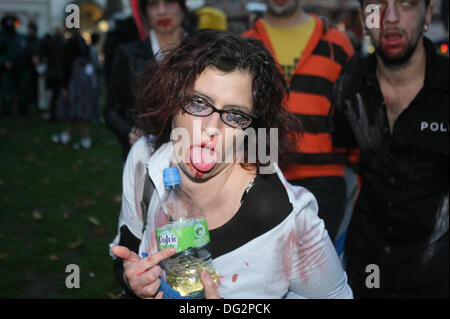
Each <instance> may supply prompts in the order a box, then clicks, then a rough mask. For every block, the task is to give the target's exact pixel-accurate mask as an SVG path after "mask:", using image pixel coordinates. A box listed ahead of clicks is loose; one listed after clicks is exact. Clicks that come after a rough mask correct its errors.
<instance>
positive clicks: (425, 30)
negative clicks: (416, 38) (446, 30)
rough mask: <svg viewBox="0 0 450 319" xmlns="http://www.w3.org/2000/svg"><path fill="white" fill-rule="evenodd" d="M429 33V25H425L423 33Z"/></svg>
mask: <svg viewBox="0 0 450 319" xmlns="http://www.w3.org/2000/svg"><path fill="white" fill-rule="evenodd" d="M427 31H428V24H425V25H424V26H423V32H427Z"/></svg>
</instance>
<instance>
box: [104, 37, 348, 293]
mask: <svg viewBox="0 0 450 319" xmlns="http://www.w3.org/2000/svg"><path fill="white" fill-rule="evenodd" d="M144 79H145V81H143V87H142V88H140V90H139V92H140V93H139V95H138V103H137V105H138V108H136V110H135V111H136V113H135V118H136V123H137V124H138V125H139V127H140V128H141V129H142V130H143V131H144V132H145V134H146V137H145V138H141V139H140V140H139V141H138V142H137V143H136V144H135V145H134V146H133V148H132V150H131V151H130V154H129V156H128V159H127V162H126V165H125V168H124V176H123V182H124V188H123V201H122V209H121V216H120V219H119V230H120V231H119V234H118V236H117V237H116V239H115V240H114V242H113V243H112V244H111V247H112V249H111V253H112V254H114V255H115V256H117V257H119V258H120V259H116V262H115V269H116V275H117V278H118V279H119V282H120V283H121V284H122V285H123V287H124V288H125V289H126V290H127V291H128V292H129V293H131V294H133V295H135V296H138V297H142V298H162V297H163V294H162V292H158V289H159V287H160V284H161V281H160V279H159V277H160V276H161V275H162V269H161V267H160V266H159V263H160V262H161V261H162V260H164V259H165V258H168V257H169V256H171V255H172V254H173V253H174V252H173V251H171V250H170V249H167V250H163V251H161V252H158V248H157V245H156V241H155V235H154V225H153V222H152V221H153V220H154V214H155V207H156V206H157V203H158V201H159V198H160V197H161V196H162V195H163V193H164V185H163V179H162V175H163V174H162V171H163V169H165V168H167V167H169V166H177V167H178V168H179V169H180V171H181V178H182V184H183V188H184V190H185V191H186V192H188V193H189V195H190V196H191V197H192V198H193V199H194V200H195V201H196V202H197V204H198V206H199V207H200V208H201V209H202V211H203V212H204V213H205V216H206V219H207V224H208V228H209V232H210V237H211V243H210V244H209V245H210V249H209V250H210V251H211V253H212V257H213V264H214V267H215V269H217V270H218V272H219V280H220V285H219V286H218V287H216V286H214V282H213V281H212V279H211V278H210V277H209V275H208V274H207V273H206V272H204V273H203V274H202V281H203V285H204V287H205V292H206V297H207V298H219V297H223V298H304V297H310V298H349V297H351V296H352V292H351V289H350V288H349V286H348V285H347V281H346V275H345V273H344V271H343V269H342V267H341V264H340V261H339V259H338V257H337V255H336V252H335V250H334V247H333V245H332V243H331V241H330V239H329V236H328V233H327V232H326V230H325V227H324V223H323V221H322V220H321V219H319V217H318V216H317V202H316V200H315V199H314V196H313V195H312V194H311V193H310V192H308V191H307V190H306V189H304V188H302V187H294V186H291V185H290V184H289V183H288V182H287V181H286V179H285V178H284V176H283V174H282V172H281V171H280V169H279V168H278V165H277V163H276V161H275V162H273V161H272V160H271V161H269V162H268V161H267V159H265V158H262V157H261V154H264V155H266V154H270V153H271V152H272V153H273V152H277V154H276V155H277V156H276V157H275V158H279V159H280V160H281V161H282V160H284V158H285V155H286V154H287V152H288V151H289V150H290V149H291V147H293V146H294V145H295V143H293V141H292V140H291V137H290V136H289V133H288V132H290V131H296V130H297V127H296V126H297V125H299V123H298V122H297V120H296V118H295V117H293V116H292V115H290V114H288V113H287V111H286V110H285V109H284V107H283V101H284V97H285V95H286V92H287V87H286V83H285V80H284V78H283V76H282V75H281V73H280V71H279V69H278V66H277V64H276V63H275V61H274V60H273V58H272V56H271V54H270V53H269V52H268V51H267V49H265V48H264V47H263V45H262V44H261V43H260V42H258V41H257V40H252V39H246V38H243V37H241V36H239V35H236V34H233V33H230V32H225V31H217V30H202V31H199V32H198V33H197V34H195V35H193V36H192V37H189V38H186V39H184V40H183V41H182V43H181V45H180V46H179V47H177V48H176V49H174V50H172V51H171V52H168V53H167V54H166V55H165V56H164V59H163V60H162V61H161V63H160V64H159V66H158V67H157V68H156V67H151V68H150V69H149V70H147V72H146V74H145V75H144ZM269 128H270V129H271V130H270V132H271V134H268V133H269ZM274 130H277V134H276V135H274V134H272V133H273V131H274ZM243 135H246V136H248V137H249V138H246V139H242V137H243ZM230 136H231V137H233V138H230ZM252 136H253V138H252ZM274 140H275V142H276V143H277V146H278V149H276V150H274V149H273V142H274ZM234 141H236V144H238V145H233V143H234ZM238 141H241V142H238ZM294 142H295V141H294ZM239 143H241V144H239ZM252 143H256V145H252ZM255 150H258V156H257V157H256V158H255V156H254V155H255V154H253V153H254V152H255ZM272 155H274V154H272ZM144 164H145V166H146V168H147V172H148V175H149V177H150V179H151V181H152V182H153V185H154V191H153V193H152V195H153V196H151V201H150V204H149V209H148V217H147V219H146V221H145V222H146V226H145V227H143V225H144V224H145V223H144V221H143V220H142V212H140V207H139V202H140V197H141V196H142V195H141V194H142V187H140V186H139V185H136V184H137V183H139V182H138V180H139V178H138V179H136V176H138V177H140V174H141V173H142V172H144V170H143V169H142V167H143V165H144ZM268 166H269V167H268ZM262 168H266V170H263V169H262ZM268 168H270V169H268ZM143 174H145V172H144V173H143ZM141 186H142V185H141ZM143 229H144V231H143Z"/></svg>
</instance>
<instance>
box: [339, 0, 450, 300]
mask: <svg viewBox="0 0 450 319" xmlns="http://www.w3.org/2000/svg"><path fill="white" fill-rule="evenodd" d="M361 5H362V10H361V18H362V22H363V24H364V26H365V29H366V31H365V32H366V33H367V34H368V35H369V36H370V38H371V40H372V42H373V44H374V46H375V54H373V55H371V56H369V57H368V58H367V59H366V60H364V61H361V62H360V63H358V64H357V65H355V66H354V67H352V68H349V69H348V70H346V71H345V72H344V73H343V75H342V77H341V79H340V80H339V82H338V84H337V86H336V91H335V96H336V98H335V101H336V105H335V118H334V120H335V123H334V124H335V131H334V132H335V136H334V139H333V141H334V143H335V145H336V147H358V148H359V149H360V152H361V160H360V163H359V173H360V174H361V176H362V188H361V191H360V194H359V197H358V199H357V203H356V206H355V210H354V213H353V216H352V220H351V222H350V225H349V230H348V237H347V243H346V247H345V251H346V254H347V272H348V274H349V280H350V284H351V286H352V288H353V289H354V291H355V297H358V298H448V296H449V290H448V289H449V286H448V248H449V247H448V241H449V239H448V224H449V216H448V194H449V177H448V148H449V145H448V139H449V135H448V115H449V114H448V108H449V104H448V102H449V101H448V58H446V57H442V56H438V55H437V53H436V50H435V48H434V46H433V44H432V43H431V41H429V40H428V39H427V38H426V37H424V32H426V31H427V29H428V25H429V23H430V22H431V17H432V10H433V4H432V2H430V1H429V0H428V1H427V0H401V1H400V0H365V1H361ZM369 5H370V7H369ZM374 17H375V19H376V20H375V21H374V19H373V18H374ZM367 22H370V23H367ZM374 22H375V23H374ZM368 265H376V266H377V268H378V271H377V272H378V274H372V273H370V272H369V273H367V272H366V271H367V267H368ZM369 275H370V276H371V278H369V279H368V276H369ZM373 275H375V276H378V277H377V278H378V279H377V280H375V279H374V278H375V277H374V276H373ZM374 283H375V286H376V287H375V288H374V287H373V286H374Z"/></svg>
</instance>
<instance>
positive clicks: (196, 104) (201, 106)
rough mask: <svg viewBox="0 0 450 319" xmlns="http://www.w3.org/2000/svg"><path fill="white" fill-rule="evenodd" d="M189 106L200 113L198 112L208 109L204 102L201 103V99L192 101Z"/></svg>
mask: <svg viewBox="0 0 450 319" xmlns="http://www.w3.org/2000/svg"><path fill="white" fill-rule="evenodd" d="M190 106H191V109H192V111H194V112H197V113H200V112H203V113H204V112H205V111H208V110H209V107H208V106H207V105H206V104H204V103H202V102H201V101H192V102H191V104H190Z"/></svg>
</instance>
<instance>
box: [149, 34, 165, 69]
mask: <svg viewBox="0 0 450 319" xmlns="http://www.w3.org/2000/svg"><path fill="white" fill-rule="evenodd" d="M150 42H151V44H152V50H153V55H154V56H155V57H156V60H157V61H158V62H159V61H161V60H162V58H163V55H162V52H161V46H160V45H159V41H158V38H157V37H156V32H155V30H150Z"/></svg>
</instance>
